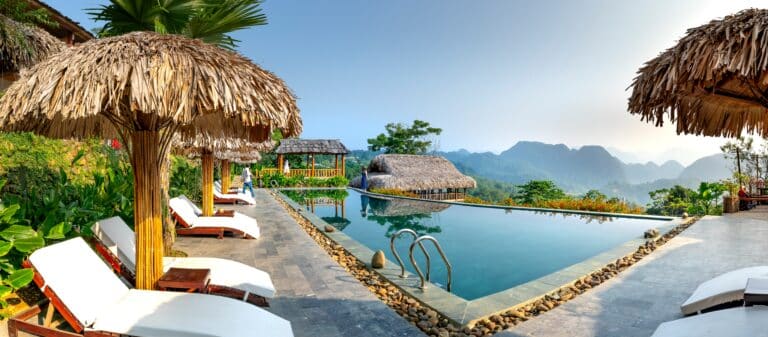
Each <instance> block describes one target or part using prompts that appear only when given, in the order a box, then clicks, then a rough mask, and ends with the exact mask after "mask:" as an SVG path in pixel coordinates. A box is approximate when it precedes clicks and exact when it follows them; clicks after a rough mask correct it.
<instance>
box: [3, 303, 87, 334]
mask: <svg viewBox="0 0 768 337" xmlns="http://www.w3.org/2000/svg"><path fill="white" fill-rule="evenodd" d="M46 303H48V305H51V304H50V303H49V301H48V300H44V301H43V302H41V303H40V304H36V305H35V306H33V307H31V308H29V309H27V310H24V311H22V312H20V313H18V314H16V315H15V316H13V317H11V318H10V319H9V320H8V336H9V337H18V336H19V331H23V332H26V333H28V334H32V335H35V336H42V337H74V336H77V337H82V335H80V334H76V333H73V332H67V331H63V330H59V329H56V328H53V327H45V326H42V325H40V324H37V323H30V322H27V321H28V320H29V319H31V318H33V317H36V316H37V315H38V314H40V312H41V310H40V305H41V304H46Z"/></svg>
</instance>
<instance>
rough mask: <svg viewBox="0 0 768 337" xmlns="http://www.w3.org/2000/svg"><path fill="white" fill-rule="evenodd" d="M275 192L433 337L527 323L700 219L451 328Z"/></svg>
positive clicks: (480, 336) (363, 279)
mask: <svg viewBox="0 0 768 337" xmlns="http://www.w3.org/2000/svg"><path fill="white" fill-rule="evenodd" d="M269 192H270V194H272V196H273V197H274V198H275V200H277V201H278V203H280V205H282V206H283V208H285V210H286V211H287V212H288V214H289V215H290V216H291V217H292V218H293V219H294V220H295V221H296V222H297V223H298V224H299V225H300V226H301V227H302V228H303V229H304V231H306V232H307V234H308V235H309V236H310V237H311V238H312V239H314V240H315V242H317V243H318V244H319V245H320V247H322V248H323V250H325V251H326V253H328V255H329V256H331V258H333V260H335V261H336V262H337V263H338V264H339V265H340V266H342V267H344V269H345V270H347V272H349V273H350V274H351V275H352V276H354V277H355V278H356V279H357V280H358V281H360V283H362V284H363V285H364V286H366V287H367V288H368V290H370V291H371V292H372V293H373V294H375V295H376V297H378V298H379V299H380V300H381V301H382V302H384V303H386V304H387V305H388V306H389V307H390V308H392V309H393V310H394V311H395V312H397V313H398V314H399V315H400V316H402V317H403V318H405V319H406V320H407V321H409V322H411V323H412V324H413V325H415V326H417V327H418V328H419V329H421V331H423V332H424V333H425V334H427V335H429V336H431V337H433V336H434V337H469V336H474V337H487V336H492V335H493V334H495V333H497V332H500V331H502V330H505V329H508V328H511V327H513V326H515V325H517V324H520V323H522V322H524V321H527V320H529V319H531V318H533V317H536V316H538V315H540V314H542V313H544V312H546V311H549V310H552V309H554V308H556V307H558V306H559V305H561V304H563V303H565V302H567V301H569V300H571V299H573V298H574V297H576V296H577V295H579V294H583V293H584V292H586V291H588V290H589V289H592V288H594V287H596V286H598V285H600V284H601V283H603V282H605V281H607V280H609V279H611V278H613V277H615V276H616V275H618V273H619V272H621V271H624V270H625V269H627V268H629V267H630V266H632V265H634V264H635V263H637V262H638V261H640V260H641V259H642V258H643V257H645V256H647V255H648V254H650V253H651V252H653V251H654V250H656V249H657V248H658V247H660V246H661V245H663V244H665V243H666V242H667V241H669V240H670V239H672V238H673V237H675V236H677V235H678V234H680V233H681V232H683V231H684V230H686V229H687V228H688V227H690V226H691V225H693V224H694V223H695V222H696V221H697V220H698V218H689V219H686V221H685V222H684V223H682V224H679V225H677V226H676V227H675V228H673V229H672V230H670V231H669V232H667V233H666V234H664V235H662V236H660V237H657V238H654V239H648V240H647V241H646V242H645V244H643V245H641V246H638V248H637V250H635V252H634V253H632V254H628V255H627V256H625V257H623V258H620V259H617V260H616V261H615V262H613V263H609V264H607V265H606V266H604V267H603V268H602V269H601V270H599V271H596V272H593V273H591V274H589V275H587V276H584V277H582V278H580V279H578V280H576V281H575V282H574V283H573V284H571V285H570V286H566V287H562V288H560V289H558V290H556V291H553V292H551V293H549V294H547V295H544V296H542V297H540V298H538V299H535V300H532V301H530V302H528V303H527V304H523V305H519V306H517V307H516V308H511V309H509V310H507V311H505V312H503V313H501V314H496V315H491V316H489V317H486V318H484V319H481V320H479V321H477V323H475V324H474V326H459V325H457V324H454V323H451V322H450V321H449V320H448V319H447V318H445V317H443V316H442V315H441V314H440V313H438V312H436V311H435V310H432V309H431V308H429V307H427V306H424V305H422V304H421V303H420V302H419V301H418V300H416V299H415V298H413V297H411V296H410V295H408V294H406V293H404V292H403V291H402V290H400V289H399V288H397V287H396V286H395V285H393V284H392V283H390V282H389V281H388V280H387V279H386V278H384V277H382V276H381V275H379V274H378V273H376V272H374V271H372V270H370V269H369V268H368V266H367V265H366V263H365V262H363V261H360V260H358V259H357V258H356V257H355V256H353V255H352V254H350V253H349V252H348V251H347V250H345V249H344V247H342V246H341V245H339V244H337V243H336V242H334V241H332V240H331V239H329V238H328V237H327V236H326V235H325V234H324V233H323V232H322V231H321V230H320V229H318V228H317V227H316V226H315V225H313V224H312V223H311V222H310V221H309V220H307V219H306V218H304V216H302V215H301V214H299V213H298V212H296V210H294V209H293V208H291V207H290V206H289V205H288V204H287V203H286V202H285V201H283V200H282V198H280V197H279V196H278V195H276V194H277V193H279V192H275V191H272V190H270V191H269Z"/></svg>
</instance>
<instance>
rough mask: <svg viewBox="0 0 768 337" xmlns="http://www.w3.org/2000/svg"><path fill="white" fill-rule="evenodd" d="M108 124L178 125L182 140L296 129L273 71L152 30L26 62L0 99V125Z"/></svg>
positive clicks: (62, 129) (103, 131)
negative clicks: (33, 63)
mask: <svg viewBox="0 0 768 337" xmlns="http://www.w3.org/2000/svg"><path fill="white" fill-rule="evenodd" d="M109 122H112V123H113V124H116V125H119V126H120V130H121V131H123V130H127V131H128V132H132V131H136V130H161V129H165V128H169V127H171V128H173V127H174V126H176V127H178V128H179V129H178V130H179V131H181V134H182V136H184V137H187V136H189V135H196V134H199V133H210V134H211V135H212V136H213V137H218V136H221V135H227V136H229V137H238V138H244V139H246V140H248V141H251V142H256V141H264V140H267V139H269V137H270V136H271V132H272V131H273V130H274V129H280V130H281V131H282V132H283V134H284V135H286V136H296V135H298V134H299V133H300V132H301V128H302V125H301V118H300V116H299V110H298V108H297V106H296V101H295V98H294V96H293V94H292V93H291V91H290V90H289V89H288V87H287V86H286V85H285V83H283V81H282V80H281V79H279V78H278V77H276V76H275V75H273V74H272V73H270V72H268V71H265V70H263V69H261V68H259V67H258V66H256V65H255V64H253V63H251V62H250V61H249V60H247V59H246V58H244V57H242V56H240V55H238V54H236V53H234V52H230V51H226V50H224V49H221V48H218V47H215V46H213V45H209V44H206V43H203V42H201V41H198V40H193V39H188V38H185V37H181V36H177V35H160V34H155V33H151V32H136V33H131V34H126V35H122V36H118V37H112V38H106V39H98V40H92V41H88V42H85V43H83V44H81V45H79V46H77V47H73V48H68V49H66V50H65V51H63V52H61V53H59V54H56V55H54V56H53V57H50V58H48V59H46V60H45V61H43V62H40V63H39V64H37V65H36V66H34V67H32V68H30V69H29V71H28V72H26V73H25V74H23V79H22V80H20V81H16V82H15V83H14V84H13V85H11V87H10V88H9V89H8V90H7V91H6V93H5V95H4V96H3V98H2V99H0V125H2V127H3V128H4V129H5V130H9V131H34V132H37V133H40V134H42V135H45V136H51V137H58V138H64V137H88V136H102V137H114V136H116V135H117V134H116V130H115V128H114V127H110V126H109V124H110V123H109ZM121 136H125V135H121ZM124 138H126V137H124Z"/></svg>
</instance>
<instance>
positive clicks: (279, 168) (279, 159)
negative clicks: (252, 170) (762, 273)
mask: <svg viewBox="0 0 768 337" xmlns="http://www.w3.org/2000/svg"><path fill="white" fill-rule="evenodd" d="M283 160H284V158H283V155H282V154H278V155H277V172H279V173H283Z"/></svg>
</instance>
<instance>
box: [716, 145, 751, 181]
mask: <svg viewBox="0 0 768 337" xmlns="http://www.w3.org/2000/svg"><path fill="white" fill-rule="evenodd" d="M752 143H753V139H752V138H743V137H739V138H738V139H737V140H736V141H729V142H727V143H725V144H724V145H723V146H721V147H720V150H721V151H723V156H724V157H725V159H727V160H731V161H732V162H733V167H732V169H731V171H732V172H734V173H735V174H738V175H739V185H743V184H744V183H745V182H748V180H742V178H741V177H742V174H745V173H746V171H748V170H746V169H747V167H745V166H742V162H743V161H745V160H748V158H749V157H750V152H751V151H752ZM747 175H748V174H747Z"/></svg>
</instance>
